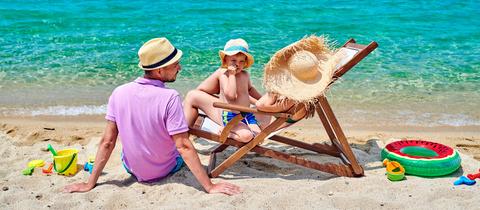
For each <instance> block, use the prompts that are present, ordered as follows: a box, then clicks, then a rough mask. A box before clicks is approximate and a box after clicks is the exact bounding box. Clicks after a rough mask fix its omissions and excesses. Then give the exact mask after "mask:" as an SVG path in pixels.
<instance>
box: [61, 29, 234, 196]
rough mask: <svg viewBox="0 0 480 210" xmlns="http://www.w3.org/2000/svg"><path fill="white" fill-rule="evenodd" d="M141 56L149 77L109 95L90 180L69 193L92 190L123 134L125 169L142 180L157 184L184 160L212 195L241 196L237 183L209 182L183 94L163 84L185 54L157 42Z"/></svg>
mask: <svg viewBox="0 0 480 210" xmlns="http://www.w3.org/2000/svg"><path fill="white" fill-rule="evenodd" d="M138 56H139V59H140V62H139V64H138V65H139V67H140V68H141V69H143V70H144V72H145V73H144V77H143V78H142V77H139V78H137V79H136V80H135V81H134V82H130V83H127V84H124V85H122V86H120V87H117V88H116V89H115V90H114V91H113V93H112V95H111V96H110V99H109V102H108V109H107V115H106V117H105V118H106V119H107V127H106V129H105V133H104V136H103V138H102V141H101V143H100V145H99V148H98V151H97V155H96V159H95V167H94V169H93V172H92V174H91V175H90V178H89V180H88V182H87V183H76V184H71V185H68V186H66V187H65V188H64V191H65V192H86V191H89V190H91V189H93V188H94V187H95V184H96V183H97V180H98V177H99V176H100V174H101V172H102V170H103V168H104V167H105V164H106V163H107V161H108V159H109V157H110V155H111V153H112V151H113V149H114V147H115V143H116V140H117V136H118V135H120V136H121V141H122V145H123V148H122V161H123V165H124V167H125V169H126V170H127V172H129V173H130V174H132V175H133V176H134V177H135V178H136V179H137V180H138V181H140V182H154V181H158V180H159V179H162V178H164V177H166V176H167V175H169V174H172V173H175V172H176V171H178V170H179V169H180V167H181V166H182V164H183V162H185V163H186V164H187V166H188V167H189V169H190V170H191V171H192V173H193V175H194V176H195V178H196V179H197V180H198V181H199V182H200V184H201V185H202V187H203V188H204V189H205V190H206V191H207V192H208V193H224V194H227V195H233V194H237V193H239V192H240V188H239V187H238V186H236V185H233V184H230V183H225V182H221V183H217V184H213V183H212V182H211V181H210V179H209V178H208V176H207V173H206V172H205V170H204V168H203V166H202V165H201V163H200V159H199V158H198V154H197V153H196V150H195V148H194V147H193V145H192V143H191V142H190V140H189V139H188V133H187V131H188V125H187V123H186V121H185V117H184V114H183V109H182V105H181V99H180V96H179V94H178V92H177V91H175V90H173V89H168V88H166V87H165V85H164V83H165V82H174V81H175V79H176V77H177V73H178V71H180V68H181V67H180V64H179V62H180V58H181V57H182V51H181V50H178V49H176V48H175V47H174V46H173V45H172V44H171V43H170V42H169V41H168V40H167V39H166V38H155V39H152V40H150V41H148V42H147V43H145V44H144V45H143V46H142V47H141V48H140V50H139V51H138ZM180 156H181V157H180ZM182 158H183V159H182Z"/></svg>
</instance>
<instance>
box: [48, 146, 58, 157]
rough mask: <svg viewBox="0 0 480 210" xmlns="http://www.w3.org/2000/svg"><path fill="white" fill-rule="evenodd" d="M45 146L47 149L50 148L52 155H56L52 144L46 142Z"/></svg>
mask: <svg viewBox="0 0 480 210" xmlns="http://www.w3.org/2000/svg"><path fill="white" fill-rule="evenodd" d="M47 147H48V150H50V152H51V153H52V154H53V156H57V151H55V150H54V149H53V147H52V145H50V144H48V145H47Z"/></svg>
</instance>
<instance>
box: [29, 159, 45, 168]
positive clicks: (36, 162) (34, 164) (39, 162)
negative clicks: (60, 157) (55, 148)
mask: <svg viewBox="0 0 480 210" xmlns="http://www.w3.org/2000/svg"><path fill="white" fill-rule="evenodd" d="M44 165H45V161H44V160H32V161H30V162H28V167H34V168H35V167H39V168H40V167H43V166H44Z"/></svg>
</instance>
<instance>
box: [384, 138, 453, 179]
mask: <svg viewBox="0 0 480 210" xmlns="http://www.w3.org/2000/svg"><path fill="white" fill-rule="evenodd" d="M385 158H387V159H389V160H391V161H397V162H399V163H400V164H401V165H402V166H403V167H404V168H405V173H406V174H413V175H419V176H442V175H447V174H450V173H453V172H454V171H456V170H457V169H458V168H459V167H460V162H461V160H460V155H459V154H458V152H457V151H456V150H454V149H453V148H451V147H449V146H446V145H443V144H439V143H435V142H429V141H423V140H401V141H395V142H392V143H390V144H388V145H387V146H385V148H384V149H383V150H382V159H385Z"/></svg>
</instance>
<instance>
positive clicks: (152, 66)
mask: <svg viewBox="0 0 480 210" xmlns="http://www.w3.org/2000/svg"><path fill="white" fill-rule="evenodd" d="M175 55H177V48H174V50H173V52H172V53H170V55H168V56H167V57H166V58H164V59H163V60H161V61H159V62H157V63H154V64H152V65H148V66H145V65H142V67H143V68H147V69H152V68H156V67H159V66H161V65H163V64H166V63H167V62H168V61H170V60H172V59H173V58H174V57H175Z"/></svg>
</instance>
